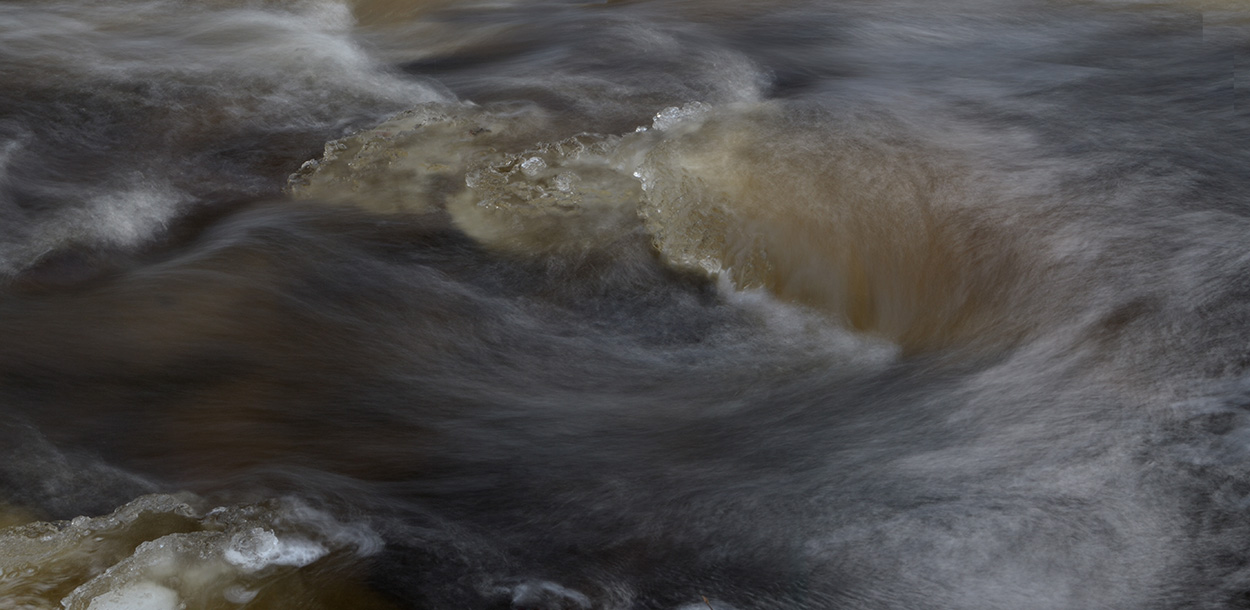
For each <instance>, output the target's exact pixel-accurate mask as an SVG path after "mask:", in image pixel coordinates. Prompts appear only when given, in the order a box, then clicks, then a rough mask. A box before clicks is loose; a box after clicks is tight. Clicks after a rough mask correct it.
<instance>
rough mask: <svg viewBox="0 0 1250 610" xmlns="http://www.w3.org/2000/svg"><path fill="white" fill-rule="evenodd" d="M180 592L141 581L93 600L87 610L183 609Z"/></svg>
mask: <svg viewBox="0 0 1250 610" xmlns="http://www.w3.org/2000/svg"><path fill="white" fill-rule="evenodd" d="M181 608H182V606H181V600H179V599H178V593H176V592H175V591H173V590H172V589H167V588H165V587H162V586H160V585H158V584H154V583H150V582H140V583H136V584H133V585H130V586H128V587H125V588H122V589H117V590H114V591H109V592H107V593H105V594H103V595H100V596H98V597H96V598H95V599H92V600H91V605H89V606H87V610H181Z"/></svg>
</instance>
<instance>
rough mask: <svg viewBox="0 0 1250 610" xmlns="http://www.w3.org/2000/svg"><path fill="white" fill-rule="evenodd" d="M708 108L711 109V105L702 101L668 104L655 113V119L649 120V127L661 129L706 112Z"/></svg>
mask: <svg viewBox="0 0 1250 610" xmlns="http://www.w3.org/2000/svg"><path fill="white" fill-rule="evenodd" d="M708 110H711V107H710V106H708V105H707V104H704V103H702V102H691V103H689V104H686V105H684V106H680V107H678V106H669V107H668V108H665V109H664V110H661V111H660V112H658V113H656V115H655V119H654V120H653V121H652V122H651V128H652V129H658V130H661V131H663V130H665V129H669V128H671V127H673V126H674V125H676V124H678V123H681V122H682V121H685V120H687V119H692V118H696V117H699V116H702V115H704V114H707V112H708Z"/></svg>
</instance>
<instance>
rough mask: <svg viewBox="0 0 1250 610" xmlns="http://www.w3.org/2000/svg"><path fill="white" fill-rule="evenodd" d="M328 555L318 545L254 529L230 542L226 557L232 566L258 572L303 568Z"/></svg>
mask: <svg viewBox="0 0 1250 610" xmlns="http://www.w3.org/2000/svg"><path fill="white" fill-rule="evenodd" d="M326 553H328V551H327V550H326V548H325V547H324V546H322V545H320V544H318V543H316V542H313V541H311V540H307V539H303V538H295V537H289V538H279V537H278V536H277V535H276V534H274V533H273V532H272V531H270V530H267V529H265V528H261V527H254V528H252V529H250V530H247V531H245V532H239V533H237V534H235V535H234V537H232V538H231V539H230V544H229V546H227V547H226V550H225V552H224V553H223V557H225V559H226V561H228V562H230V563H231V564H232V565H235V566H238V567H239V568H241V569H243V570H245V571H248V572H255V571H257V570H261V569H263V568H266V567H268V566H271V565H279V566H292V567H303V566H306V565H308V564H310V563H312V562H314V561H317V560H318V559H321V558H322V557H324V556H325V555H326Z"/></svg>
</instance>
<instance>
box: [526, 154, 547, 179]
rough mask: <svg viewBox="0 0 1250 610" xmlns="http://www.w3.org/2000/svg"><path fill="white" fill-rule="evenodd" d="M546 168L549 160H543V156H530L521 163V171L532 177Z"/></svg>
mask: <svg viewBox="0 0 1250 610" xmlns="http://www.w3.org/2000/svg"><path fill="white" fill-rule="evenodd" d="M546 168H547V162H546V161H543V160H542V157H530V158H528V159H526V160H525V161H523V162H522V163H521V171H522V172H523V173H524V174H525V175H526V176H529V177H531V178H532V177H534V176H537V175H538V173H539V172H541V171H543V170H544V169H546Z"/></svg>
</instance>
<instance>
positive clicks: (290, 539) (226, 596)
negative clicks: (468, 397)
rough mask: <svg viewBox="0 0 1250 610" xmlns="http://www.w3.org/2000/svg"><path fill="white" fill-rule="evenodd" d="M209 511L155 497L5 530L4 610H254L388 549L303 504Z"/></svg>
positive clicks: (0, 574)
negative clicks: (286, 590)
mask: <svg viewBox="0 0 1250 610" xmlns="http://www.w3.org/2000/svg"><path fill="white" fill-rule="evenodd" d="M204 509H205V506H204V502H203V500H201V499H200V498H197V497H195V496H192V495H189V494H183V495H176V496H175V495H150V496H143V497H140V498H137V499H135V500H134V501H132V502H130V503H128V504H126V505H125V506H122V507H121V508H119V509H117V510H116V511H115V512H114V513H113V514H111V515H107V516H103V517H96V518H88V517H78V518H75V519H73V520H70V521H61V522H55V523H46V522H41V523H31V524H27V525H23V526H18V527H11V528H8V529H4V530H0V608H6V609H8V608H14V609H23V610H27V609H28V610H36V609H39V610H42V609H45V608H46V609H49V610H51V609H56V608H64V609H65V610H185V609H187V608H198V607H215V606H216V605H219V604H220V603H221V602H223V601H225V602H229V603H231V604H238V605H246V604H248V603H250V602H252V601H253V600H255V599H257V598H258V596H260V595H263V592H264V591H265V590H266V588H267V587H270V586H271V585H273V584H274V583H277V582H280V581H283V580H284V579H288V580H289V577H290V576H291V575H292V574H294V573H295V572H296V571H301V570H309V569H316V568H317V566H318V565H320V564H319V562H323V561H330V562H333V557H336V556H337V557H340V558H344V559H348V558H359V557H362V556H368V555H372V554H374V553H376V552H377V551H378V550H380V549H381V547H382V541H381V538H380V537H378V535H377V534H376V533H374V532H373V531H372V529H370V528H369V527H368V526H367V525H365V524H361V523H344V522H342V521H339V520H338V519H336V518H335V517H334V516H333V515H331V514H329V513H327V512H325V511H322V510H319V509H316V508H313V507H311V506H308V505H306V504H304V503H302V502H299V501H296V500H291V499H284V500H276V501H270V502H266V503H262V504H248V505H233V506H224V507H218V508H215V509H212V510H207V511H206V510H204ZM313 580H314V581H316V579H313ZM318 582H319V581H318Z"/></svg>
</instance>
